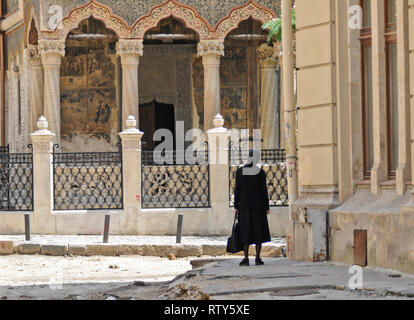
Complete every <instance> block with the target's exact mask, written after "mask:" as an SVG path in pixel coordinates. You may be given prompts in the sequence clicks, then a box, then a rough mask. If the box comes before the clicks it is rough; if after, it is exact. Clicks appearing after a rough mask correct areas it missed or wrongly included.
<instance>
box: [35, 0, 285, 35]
mask: <svg viewBox="0 0 414 320" xmlns="http://www.w3.org/2000/svg"><path fill="white" fill-rule="evenodd" d="M62 2H63V3H62V6H63V9H62V10H63V17H64V18H63V20H62V22H61V23H60V24H59V25H58V26H56V27H55V28H53V29H50V26H48V23H47V19H50V14H49V13H48V10H47V9H48V8H50V6H51V5H53V4H54V2H53V0H44V1H43V2H42V5H41V6H40V7H41V8H39V9H38V10H40V11H41V12H42V15H43V17H46V18H43V19H44V20H45V21H43V24H42V31H43V37H48V38H52V37H53V38H56V37H60V38H64V37H66V35H67V34H68V33H69V32H70V30H72V29H75V28H76V27H77V26H78V25H79V23H80V22H81V21H82V20H85V19H87V18H89V17H90V16H93V17H95V18H97V19H99V20H102V21H104V23H105V25H106V27H107V28H109V29H111V30H113V31H114V32H115V33H116V34H117V35H118V36H119V37H120V38H123V39H128V38H129V39H143V37H144V35H145V33H146V32H147V31H148V30H149V29H151V28H153V27H156V26H157V24H158V22H159V21H160V20H162V19H165V18H168V17H170V16H171V15H172V16H173V17H175V18H178V19H181V20H183V21H184V22H185V24H186V26H187V27H188V28H190V29H193V30H195V31H196V32H197V33H198V34H199V37H200V39H217V38H225V36H226V35H227V34H228V33H229V32H230V31H231V30H233V29H235V28H236V27H237V26H238V24H239V23H240V21H243V20H246V19H248V18H249V17H253V18H255V19H257V20H259V21H261V22H263V23H264V22H267V21H269V20H271V19H273V18H275V17H276V16H277V12H275V10H276V9H277V8H278V4H279V5H280V2H279V1H270V0H258V1H253V0H249V1H248V0H207V1H205V0H181V1H176V0H167V1H162V0H145V1H144V0H142V1H140V0H134V1H132V0H116V1H115V0H99V1H98V0H90V1H89V2H86V1H82V0H73V1H70V3H69V1H66V0H65V1H62ZM35 7H36V6H35ZM48 17H49V18H48Z"/></svg>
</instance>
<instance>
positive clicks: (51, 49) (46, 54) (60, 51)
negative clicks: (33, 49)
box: [38, 40, 65, 65]
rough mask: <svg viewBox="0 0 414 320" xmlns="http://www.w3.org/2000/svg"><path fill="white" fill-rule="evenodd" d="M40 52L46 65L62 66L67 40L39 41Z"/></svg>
mask: <svg viewBox="0 0 414 320" xmlns="http://www.w3.org/2000/svg"><path fill="white" fill-rule="evenodd" d="M38 51H39V54H40V55H41V57H42V61H43V64H44V65H60V63H61V59H62V57H64V56H65V40H39V45H38Z"/></svg>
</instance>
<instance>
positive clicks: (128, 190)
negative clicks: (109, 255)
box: [119, 116, 144, 235]
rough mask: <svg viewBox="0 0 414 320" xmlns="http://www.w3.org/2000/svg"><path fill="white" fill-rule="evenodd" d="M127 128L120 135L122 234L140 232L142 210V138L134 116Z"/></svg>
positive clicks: (129, 120) (131, 117)
mask: <svg viewBox="0 0 414 320" xmlns="http://www.w3.org/2000/svg"><path fill="white" fill-rule="evenodd" d="M125 126H126V129H125V130H124V131H123V132H121V133H120V134H119V135H120V136H121V139H122V162H123V165H122V168H123V197H124V213H123V215H122V218H121V227H120V228H121V230H120V232H121V234H123V235H137V234H139V220H138V219H139V214H140V212H141V202H140V199H141V138H142V136H143V135H144V133H143V132H141V131H139V130H138V129H137V127H136V126H137V121H136V120H135V118H134V116H129V117H128V119H127V120H126V124H125Z"/></svg>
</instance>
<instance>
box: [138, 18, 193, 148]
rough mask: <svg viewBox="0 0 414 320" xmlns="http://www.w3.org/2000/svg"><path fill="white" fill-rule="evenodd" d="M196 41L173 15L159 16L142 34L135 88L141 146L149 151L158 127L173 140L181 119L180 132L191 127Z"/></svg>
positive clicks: (152, 145) (155, 143)
mask: <svg viewBox="0 0 414 320" xmlns="http://www.w3.org/2000/svg"><path fill="white" fill-rule="evenodd" d="M197 43H198V34H197V33H196V32H194V31H193V30H191V29H189V28H186V26H185V24H184V23H183V22H182V21H180V20H177V19H175V18H173V17H169V18H166V19H164V20H161V21H160V22H159V23H158V25H157V27H155V28H152V29H150V30H148V31H147V32H146V34H145V37H144V55H143V56H142V57H141V59H140V66H139V90H138V91H139V101H140V112H139V114H140V121H139V123H140V129H141V130H142V131H143V132H144V136H143V139H142V141H143V149H144V150H147V151H151V150H153V149H154V148H155V146H156V145H157V144H158V143H157V142H155V141H154V140H153V136H154V133H155V131H156V130H158V129H168V130H170V131H171V132H172V133H173V136H174V140H175V138H176V134H178V133H180V138H181V132H182V130H181V131H180V130H177V122H183V123H184V132H187V131H188V130H190V129H192V128H194V119H193V114H194V112H193V99H192V81H191V78H192V74H191V72H192V68H191V62H192V59H193V56H194V55H196V53H197ZM183 134H184V133H183ZM182 139H184V136H182ZM174 145H175V143H174ZM174 148H175V146H174Z"/></svg>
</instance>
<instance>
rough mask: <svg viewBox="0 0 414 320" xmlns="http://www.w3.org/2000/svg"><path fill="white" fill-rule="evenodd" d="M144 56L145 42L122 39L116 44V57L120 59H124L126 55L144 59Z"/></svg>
mask: <svg viewBox="0 0 414 320" xmlns="http://www.w3.org/2000/svg"><path fill="white" fill-rule="evenodd" d="M143 54H144V45H143V40H130V39H121V40H119V41H118V42H117V44H116V55H117V56H118V57H124V56H126V55H127V56H128V55H138V56H140V57H142V55H143Z"/></svg>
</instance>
